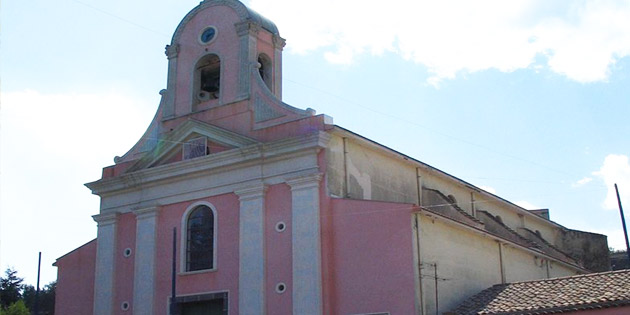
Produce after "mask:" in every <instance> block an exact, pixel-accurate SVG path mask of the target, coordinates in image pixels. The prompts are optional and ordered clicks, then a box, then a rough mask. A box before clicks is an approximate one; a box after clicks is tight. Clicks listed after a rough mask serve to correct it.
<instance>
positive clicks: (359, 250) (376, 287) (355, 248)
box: [331, 199, 415, 314]
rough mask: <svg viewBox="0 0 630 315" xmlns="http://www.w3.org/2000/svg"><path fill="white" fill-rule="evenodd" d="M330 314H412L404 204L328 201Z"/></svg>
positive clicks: (407, 220) (409, 228)
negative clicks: (331, 281) (331, 249)
mask: <svg viewBox="0 0 630 315" xmlns="http://www.w3.org/2000/svg"><path fill="white" fill-rule="evenodd" d="M331 204H332V218H331V221H332V226H333V231H332V232H333V235H334V240H333V243H334V246H333V247H334V252H333V257H332V264H333V266H334V268H333V269H332V270H334V281H335V282H334V292H335V308H334V311H333V312H332V314H367V313H378V312H390V314H414V312H415V289H414V278H415V277H414V268H415V267H414V262H413V246H412V238H413V233H412V226H411V216H412V215H411V213H412V211H413V207H412V206H411V205H409V204H400V203H388V202H377V201H360V200H348V199H332V201H331Z"/></svg>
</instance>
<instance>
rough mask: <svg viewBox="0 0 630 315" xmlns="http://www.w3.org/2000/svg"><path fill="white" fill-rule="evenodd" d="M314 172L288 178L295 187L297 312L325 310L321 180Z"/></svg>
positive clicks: (294, 278) (293, 215)
mask: <svg viewBox="0 0 630 315" xmlns="http://www.w3.org/2000/svg"><path fill="white" fill-rule="evenodd" d="M321 177H322V176H321V174H319V173H317V174H312V175H308V176H302V177H298V178H293V179H291V180H288V181H287V184H288V185H289V186H290V187H291V212H292V222H291V231H292V234H291V236H292V243H293V285H292V290H293V291H292V296H293V314H322V312H323V300H322V269H321V258H322V256H321V240H320V238H321V234H320V233H321V232H320V208H319V181H320V179H321Z"/></svg>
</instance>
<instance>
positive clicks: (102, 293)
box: [92, 213, 118, 315]
mask: <svg viewBox="0 0 630 315" xmlns="http://www.w3.org/2000/svg"><path fill="white" fill-rule="evenodd" d="M92 218H93V219H94V221H96V223H97V225H98V230H97V234H96V235H97V239H96V271H95V272H96V273H95V277H94V315H110V314H112V312H113V302H114V271H115V270H114V258H115V256H114V255H115V252H116V221H117V219H118V215H117V213H108V214H97V215H94V216H92Z"/></svg>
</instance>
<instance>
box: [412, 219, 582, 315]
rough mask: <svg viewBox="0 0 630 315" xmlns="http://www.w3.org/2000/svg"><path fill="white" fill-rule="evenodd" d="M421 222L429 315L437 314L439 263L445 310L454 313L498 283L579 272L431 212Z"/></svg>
mask: <svg viewBox="0 0 630 315" xmlns="http://www.w3.org/2000/svg"><path fill="white" fill-rule="evenodd" d="M419 218H420V235H419V238H420V262H421V266H422V276H421V281H422V296H423V301H424V304H425V310H426V312H427V314H434V313H435V305H436V289H435V280H436V273H435V265H436V264H437V285H438V290H437V304H438V305H439V306H438V307H439V311H440V312H443V311H447V310H449V309H453V308H454V307H456V306H457V305H459V303H461V302H462V301H463V300H465V299H466V298H468V297H470V296H472V295H474V294H476V293H478V292H479V291H481V290H483V289H485V288H487V287H490V286H492V285H494V284H497V283H502V282H515V281H524V280H534V279H543V278H549V277H562V276H571V275H575V274H577V270H576V269H574V268H571V267H567V266H564V265H561V264H558V263H553V262H548V260H547V259H545V258H543V257H541V256H538V255H537V254H536V253H532V252H530V251H527V250H525V249H523V248H520V247H517V246H513V245H510V244H506V243H503V242H501V243H500V242H499V241H497V240H496V239H495V238H492V237H489V236H487V235H485V234H483V233H482V232H481V231H476V230H474V229H472V228H464V227H461V226H460V225H458V224H457V223H452V222H450V221H449V219H443V218H437V217H435V216H434V215H431V214H429V216H427V215H420V216H419ZM499 244H502V245H501V248H499V246H500V245H499ZM548 263H549V268H547V266H548V265H547V264H548ZM547 270H549V271H547ZM454 292H457V294H454Z"/></svg>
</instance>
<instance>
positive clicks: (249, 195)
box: [234, 182, 267, 202]
mask: <svg viewBox="0 0 630 315" xmlns="http://www.w3.org/2000/svg"><path fill="white" fill-rule="evenodd" d="M266 191H267V186H266V185H265V184H263V183H262V182H260V183H256V184H254V185H251V186H249V187H245V188H242V189H238V190H235V191H234V193H235V194H236V195H237V196H238V199H239V200H240V201H241V202H243V201H248V200H252V199H259V198H263V197H264V196H265V192H266Z"/></svg>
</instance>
